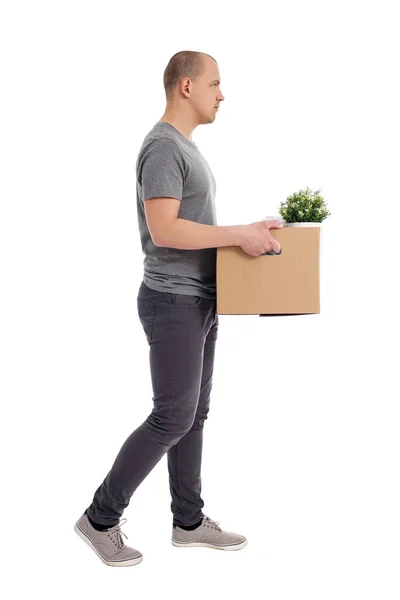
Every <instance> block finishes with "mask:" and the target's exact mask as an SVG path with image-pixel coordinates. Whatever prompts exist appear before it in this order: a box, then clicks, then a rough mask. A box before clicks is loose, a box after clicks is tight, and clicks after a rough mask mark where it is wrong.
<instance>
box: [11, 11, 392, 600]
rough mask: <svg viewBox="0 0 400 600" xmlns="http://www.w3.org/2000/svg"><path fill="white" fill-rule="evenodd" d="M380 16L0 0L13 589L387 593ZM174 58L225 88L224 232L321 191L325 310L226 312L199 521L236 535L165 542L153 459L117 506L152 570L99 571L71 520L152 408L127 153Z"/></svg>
mask: <svg viewBox="0 0 400 600" xmlns="http://www.w3.org/2000/svg"><path fill="white" fill-rule="evenodd" d="M395 6H396V2H384V1H383V2H382V1H380V2H379V3H378V2H365V1H364V2H354V1H349V0H346V1H345V2H338V1H337V0H336V1H335V2H326V1H325V2H324V1H318V2H317V1H314V2H311V1H306V2H287V1H282V0H280V1H279V2H254V1H247V2H245V3H235V2H231V3H230V4H229V5H228V4H221V3H216V2H209V1H205V0H203V1H202V2H200V3H199V2H197V3H194V2H193V3H191V2H189V3H188V2H174V1H172V2H168V3H154V2H152V3H150V2H148V3H136V2H118V1H115V0H114V1H113V2H100V1H96V2H89V1H84V0H79V2H77V1H71V0H69V1H68V2H61V1H56V0H53V1H52V2H41V1H36V2H18V1H12V2H11V1H9V2H7V1H4V2H2V4H1V12H0V23H1V24H0V52H1V59H2V60H1V73H0V80H1V87H2V91H1V97H0V101H1V133H0V138H1V141H0V143H1V161H0V162H1V182H0V183H1V190H0V191H1V222H0V227H1V236H0V244H1V288H2V289H1V296H0V297H1V351H2V356H1V367H2V369H1V370H2V377H1V388H2V389H1V395H2V406H3V408H2V436H1V450H2V451H1V457H2V477H1V487H2V492H1V502H2V510H1V525H2V528H3V529H2V532H1V533H2V535H1V540H2V541H1V546H2V553H3V554H4V558H3V561H2V562H3V566H4V567H5V570H6V577H7V575H8V577H9V578H10V582H11V583H12V586H11V587H9V591H8V596H7V597H8V598H22V597H23V596H24V595H25V594H32V593H36V592H37V593H38V594H40V596H41V597H42V598H70V597H71V596H73V597H75V598H84V597H95V598H99V599H102V598H104V599H106V598H107V599H108V598H114V597H115V598H117V597H118V598H119V597H130V596H132V597H134V598H136V597H141V598H143V597H144V598H148V597H150V596H151V597H158V596H161V597H162V598H164V599H166V600H167V599H170V598H171V599H172V598H176V597H177V596H187V597H189V596H190V597H192V598H204V597H205V596H208V597H210V598H217V597H218V598H219V597H222V598H234V599H236V598H242V597H243V596H246V597H251V598H253V597H254V598H260V597H261V598H264V597H265V598H269V599H271V600H281V599H282V600H283V599H285V600H286V599H290V600H293V599H297V598H307V600H312V599H316V600H321V599H324V600H328V599H329V600H330V599H335V600H336V599H337V598H341V599H343V600H344V599H346V600H347V599H349V600H350V599H351V600H354V599H356V598H362V599H367V598H368V599H370V598H371V599H375V598H376V599H378V598H385V600H392V599H393V600H394V599H396V600H398V598H399V594H400V582H399V559H400V551H399V535H400V521H399V506H400V490H399V456H400V448H399V445H400V444H399V408H398V404H399V392H398V363H399V360H398V358H399V357H398V339H399V319H398V306H399V294H398V291H397V283H398V273H399V268H398V258H399V252H398V237H397V236H398V219H399V185H398V168H399V158H400V157H399V134H400V126H399V125H400V122H399V110H398V107H399V105H400V97H399V90H398V87H397V86H398V73H399V66H398V58H396V55H397V57H398V55H399V51H400V47H399V46H400V43H399V37H398V21H396V19H395V17H394V15H395ZM180 50H199V51H202V52H206V53H208V54H211V55H212V56H213V57H214V58H215V59H216V60H217V62H218V65H219V70H220V75H221V89H222V92H223V94H224V95H225V101H224V102H222V104H221V108H220V110H219V111H218V113H217V116H216V119H215V122H214V123H213V124H212V125H209V126H203V127H198V128H197V129H196V130H195V132H194V133H193V140H194V141H195V142H196V144H197V145H198V146H199V149H200V150H201V152H202V153H203V155H204V156H205V158H206V159H207V161H208V162H209V164H210V166H211V168H212V170H213V173H214V176H215V178H216V181H217V197H216V202H217V216H218V224H219V225H229V224H238V223H250V222H253V221H256V220H261V219H263V218H264V217H265V216H266V215H274V214H277V210H278V208H279V204H280V202H281V201H282V200H284V199H285V198H286V197H287V196H288V195H290V194H292V193H294V192H295V191H298V190H299V189H301V188H304V187H306V186H310V187H311V188H312V189H319V188H320V189H321V194H322V195H323V197H324V198H325V200H326V202H327V204H328V206H329V209H330V211H331V213H332V215H331V217H329V218H328V219H327V220H326V221H325V222H324V226H323V230H322V245H321V314H320V315H311V316H301V317H276V318H262V319H261V318H259V317H257V316H222V315H221V316H220V317H219V319H220V327H219V339H218V342H217V354H216V358H215V372H214V387H213V391H212V400H211V411H210V414H209V419H208V421H207V422H206V424H205V431H204V454H203V479H202V485H203V499H204V501H205V507H204V511H205V513H206V514H207V515H208V516H210V517H211V518H213V519H214V520H217V521H219V522H220V525H221V526H222V527H223V528H224V529H227V530H230V531H236V532H238V533H242V534H244V535H246V536H247V538H248V546H247V547H246V548H245V549H244V550H241V551H239V552H219V551H217V550H212V549H207V548H198V549H197V548H192V549H178V548H174V547H173V546H172V545H171V542H170V537H171V523H172V514H171V511H170V501H171V498H170V494H169V488H168V474H167V462H166V456H164V457H163V458H162V459H161V461H160V462H159V463H158V464H157V466H156V467H155V468H154V470H153V471H152V472H151V473H150V475H149V476H148V477H147V478H146V479H145V481H144V482H143V483H142V484H141V486H140V487H139V488H138V489H137V491H136V492H135V494H134V496H133V497H132V499H131V503H130V505H129V507H128V508H127V509H126V511H125V513H124V517H125V518H127V519H128V522H127V523H126V525H125V526H124V527H123V531H125V533H126V534H127V535H128V540H125V541H126V542H127V543H128V544H130V545H132V546H133V547H135V548H138V549H140V550H141V552H142V553H143V556H144V560H143V562H142V563H141V564H140V565H138V566H136V567H131V568H127V569H112V568H108V567H106V566H105V565H103V564H102V563H101V561H100V560H99V559H98V558H97V557H96V556H95V554H94V553H93V552H92V551H91V550H90V549H89V548H88V547H87V546H86V545H85V544H84V543H83V542H82V541H81V540H80V539H79V538H78V536H77V535H76V534H75V533H74V530H73V526H74V523H75V521H76V520H77V519H78V517H79V516H80V515H81V513H82V512H83V510H84V509H85V508H86V507H87V506H88V505H89V504H90V502H91V500H92V496H93V493H94V491H95V490H96V489H97V487H98V486H99V485H100V483H101V481H102V480H103V478H104V477H105V475H106V474H107V472H108V470H109V468H110V467H111V465H112V462H113V460H114V458H115V456H116V454H117V452H118V451H119V449H120V447H121V445H122V443H123V442H124V440H125V439H126V437H128V435H129V434H130V433H131V431H133V430H134V429H135V428H136V427H137V426H138V425H139V424H140V423H142V421H143V420H144V419H145V418H146V417H147V415H148V414H149V412H150V410H151V407H152V390H151V383H150V372H149V367H148V346H147V342H146V339H145V336H144V333H143V330H142V328H141V325H140V322H139V319H138V315H137V309H136V296H137V291H138V288H139V285H140V282H141V279H142V271H143V258H144V256H143V254H142V251H141V246H140V238H139V232H138V227H137V216H136V188H135V181H136V180H135V161H136V157H137V153H138V151H139V148H140V146H141V144H142V141H143V138H144V137H145V135H146V134H147V133H148V131H149V130H150V128H151V127H152V126H153V125H154V123H155V122H156V121H158V120H159V119H160V117H161V116H162V114H163V112H164V109H165V95H164V88H163V73H164V69H165V67H166V65H167V63H168V61H169V59H170V58H171V57H172V56H173V54H175V53H176V52H178V51H180ZM3 583H4V580H3ZM4 584H5V583H4ZM251 589H252V590H253V591H250V590H251ZM126 594H127V596H126Z"/></svg>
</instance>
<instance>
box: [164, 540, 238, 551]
mask: <svg viewBox="0 0 400 600" xmlns="http://www.w3.org/2000/svg"><path fill="white" fill-rule="evenodd" d="M171 542H172V545H173V546H176V548H196V547H201V546H202V547H203V548H215V550H241V549H242V548H244V547H245V546H247V540H244V542H240V544H232V545H231V546H215V545H214V544H207V543H206V542H176V541H175V540H173V539H172V540H171Z"/></svg>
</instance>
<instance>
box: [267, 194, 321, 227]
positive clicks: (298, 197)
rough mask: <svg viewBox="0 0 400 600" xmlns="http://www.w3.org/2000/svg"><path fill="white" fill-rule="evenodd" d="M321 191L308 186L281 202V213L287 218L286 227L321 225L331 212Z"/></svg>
mask: <svg viewBox="0 0 400 600" xmlns="http://www.w3.org/2000/svg"><path fill="white" fill-rule="evenodd" d="M320 191H321V190H316V191H315V192H313V191H312V190H311V189H310V188H309V187H306V189H305V190H300V191H299V192H297V193H295V194H292V195H291V196H288V197H287V198H286V200H285V202H281V204H280V208H279V214H280V215H281V216H282V218H283V219H284V220H285V227H321V223H322V221H323V220H324V219H326V218H327V217H328V216H329V215H330V214H331V213H330V212H329V210H328V206H327V204H326V203H325V200H324V199H323V198H322V196H321V195H320Z"/></svg>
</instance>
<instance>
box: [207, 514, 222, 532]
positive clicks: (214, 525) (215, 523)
mask: <svg viewBox="0 0 400 600" xmlns="http://www.w3.org/2000/svg"><path fill="white" fill-rule="evenodd" d="M208 523H209V525H208ZM204 525H206V526H207V527H212V528H213V529H216V530H217V531H222V529H221V527H220V526H219V521H213V520H212V519H210V517H205V523H204Z"/></svg>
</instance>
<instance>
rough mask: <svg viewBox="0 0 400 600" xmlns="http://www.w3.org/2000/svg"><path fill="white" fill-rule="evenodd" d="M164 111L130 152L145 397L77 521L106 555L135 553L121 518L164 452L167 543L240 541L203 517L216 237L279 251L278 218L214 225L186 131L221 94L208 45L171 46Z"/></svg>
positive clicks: (231, 544) (206, 117) (116, 557)
mask: <svg viewBox="0 0 400 600" xmlns="http://www.w3.org/2000/svg"><path fill="white" fill-rule="evenodd" d="M164 87H165V92H166V97H167V106H166V110H165V112H164V114H163V116H162V117H161V119H160V120H159V121H158V122H157V123H155V125H154V126H153V128H152V129H151V130H150V132H149V133H148V134H147V136H146V137H145V139H144V141H143V144H142V146H141V149H140V151H139V155H138V158H137V163H136V177H137V184H136V185H137V214H138V225H139V232H140V237H141V244H142V249H143V253H144V254H145V260H144V274H143V281H142V282H141V284H140V287H139V290H138V297H137V309H138V315H139V319H140V322H141V324H142V326H143V330H144V333H145V336H146V339H147V342H148V344H149V349H150V350H149V356H150V369H151V379H152V386H153V393H154V396H153V404H154V407H153V409H152V411H151V413H150V415H149V416H148V417H147V419H146V420H145V421H144V422H143V423H142V424H141V425H140V426H139V427H138V428H137V429H136V430H135V431H133V433H132V434H131V435H130V436H129V437H128V438H127V440H126V441H125V442H124V444H123V445H122V447H121V449H120V451H119V453H118V455H117V457H116V459H115V462H114V464H113V466H112V468H111V470H110V471H109V473H108V474H107V476H106V477H105V479H104V481H103V482H102V483H101V485H100V486H99V488H98V489H97V490H96V492H95V494H94V497H93V500H92V503H91V504H90V506H88V507H87V509H86V510H85V511H84V513H83V514H82V516H81V517H80V518H79V520H78V521H77V523H76V524H75V531H76V532H77V534H78V535H79V536H80V537H81V538H82V539H83V540H84V541H85V542H86V543H87V544H88V545H89V546H90V547H91V548H92V549H93V550H94V551H95V552H96V554H97V555H98V556H99V558H100V559H101V560H102V561H103V562H104V563H105V564H107V565H111V566H130V565H136V564H138V563H139V562H141V561H142V554H141V552H140V551H139V550H135V549H134V548H131V547H128V546H126V545H125V543H124V540H123V538H122V535H125V534H124V533H123V532H122V531H121V525H122V523H123V522H125V521H126V519H124V520H123V521H121V522H120V518H121V516H122V513H123V511H124V509H125V508H126V507H127V506H128V504H129V502H130V498H131V496H132V495H133V493H134V491H135V490H136V489H137V487H138V486H139V485H140V483H141V482H142V481H143V480H144V479H145V477H146V476H147V475H148V474H149V473H150V471H151V470H152V469H153V468H154V467H155V465H156V464H157V463H158V462H159V461H160V459H161V458H162V457H163V456H164V454H166V453H167V456H168V471H169V486H170V492H171V497H172V502H171V511H172V515H173V520H172V540H171V541H172V544H173V545H174V546H178V547H196V546H205V547H209V548H215V549H219V550H240V549H241V548H244V546H246V544H247V540H246V538H245V537H244V536H243V535H240V534H238V533H231V532H228V531H224V530H223V529H222V528H221V527H220V526H219V523H218V522H215V521H213V520H212V519H211V518H209V517H208V516H206V515H205V514H204V513H203V511H202V509H203V506H204V502H203V500H202V498H201V459H202V445H203V427H204V421H205V420H206V419H207V415H208V412H209V407H210V393H211V388H212V375H213V365H214V355H215V346H216V340H217V334H218V315H217V313H216V248H217V247H221V246H240V247H241V248H242V249H243V250H244V251H245V252H247V253H248V254H251V255H253V256H259V255H261V254H263V253H264V252H267V251H270V250H275V251H276V252H278V251H279V250H280V245H279V242H277V241H276V240H275V239H274V238H273V237H272V236H271V234H270V233H269V229H271V228H273V227H279V226H280V225H279V223H278V222H276V221H273V222H266V221H262V222H258V223H252V224H250V225H237V226H227V227H223V226H217V219H216V211H215V190H216V186H215V179H214V176H213V174H212V172H211V169H210V167H209V165H208V163H207V161H206V160H205V158H204V157H203V156H202V154H201V152H200V150H199V149H198V148H197V146H196V144H195V143H194V142H193V140H192V133H193V131H194V129H195V128H196V127H197V126H198V125H201V124H207V123H213V122H214V120H215V118H216V113H217V110H218V107H219V105H220V103H221V102H222V101H223V100H224V96H223V95H222V92H221V88H220V74H219V70H218V65H217V62H216V61H215V60H214V59H213V58H212V57H211V56H209V55H208V54H204V53H200V52H192V51H183V52H178V53H177V54H175V55H174V56H173V57H172V58H171V60H170V61H169V63H168V65H167V68H166V69H165V72H164Z"/></svg>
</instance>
